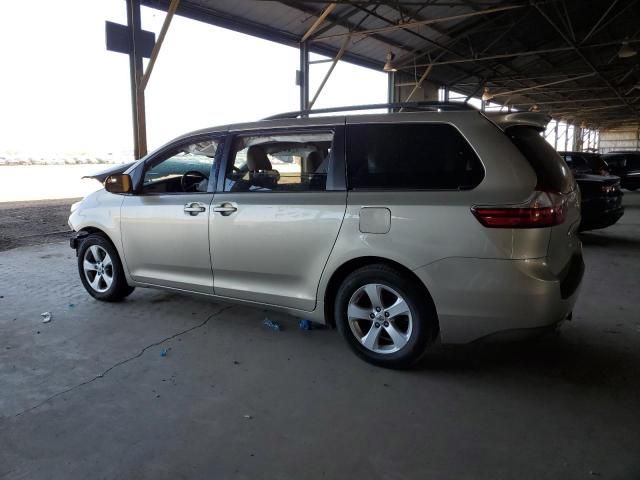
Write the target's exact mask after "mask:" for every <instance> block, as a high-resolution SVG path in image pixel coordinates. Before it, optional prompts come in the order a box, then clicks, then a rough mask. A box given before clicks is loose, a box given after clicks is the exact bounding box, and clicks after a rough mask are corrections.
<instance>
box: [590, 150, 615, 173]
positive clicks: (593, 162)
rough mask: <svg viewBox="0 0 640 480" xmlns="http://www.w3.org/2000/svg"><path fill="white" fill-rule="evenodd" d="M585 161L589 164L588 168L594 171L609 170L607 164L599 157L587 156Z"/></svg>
mask: <svg viewBox="0 0 640 480" xmlns="http://www.w3.org/2000/svg"><path fill="white" fill-rule="evenodd" d="M586 159H587V162H589V166H590V167H591V168H592V169H593V170H595V171H600V170H606V169H607V168H609V165H607V162H605V161H604V160H603V159H602V157H601V156H600V155H595V154H594V155H588V156H587V157H586Z"/></svg>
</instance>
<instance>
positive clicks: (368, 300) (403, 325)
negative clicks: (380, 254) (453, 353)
mask: <svg viewBox="0 0 640 480" xmlns="http://www.w3.org/2000/svg"><path fill="white" fill-rule="evenodd" d="M335 319H336V324H337V327H338V329H339V330H340V333H341V334H342V336H343V337H344V338H345V340H346V341H347V343H348V344H349V346H350V347H351V349H352V350H353V351H354V352H355V353H356V354H357V355H358V356H359V357H361V358H363V359H364V360H366V361H367V362H370V363H373V364H375V365H379V366H383V367H389V368H406V367H409V366H411V365H412V364H413V363H415V362H416V361H417V360H418V359H419V358H420V357H421V356H422V355H423V353H424V352H425V350H426V348H427V347H428V345H429V343H430V342H431V341H432V339H433V338H434V333H435V332H436V328H437V327H436V326H437V319H436V313H435V309H434V308H433V305H432V303H431V301H430V299H429V298H428V297H427V298H425V293H424V292H423V291H422V290H421V289H420V288H418V286H417V285H416V284H415V281H414V280H413V279H409V278H407V277H406V276H405V275H403V274H402V273H401V272H399V271H397V270H396V269H393V268H391V267H388V266H387V265H382V264H377V265H370V266H367V267H363V268H360V269H358V270H356V271H354V272H353V273H351V274H350V275H349V276H348V277H347V278H346V279H345V280H344V282H343V283H342V285H341V286H340V289H339V290H338V294H337V296H336V302H335Z"/></svg>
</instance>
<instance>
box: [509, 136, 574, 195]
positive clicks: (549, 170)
mask: <svg viewBox="0 0 640 480" xmlns="http://www.w3.org/2000/svg"><path fill="white" fill-rule="evenodd" d="M507 135H509V138H511V140H512V141H513V143H514V144H515V145H516V147H518V149H519V150H520V153H522V155H524V157H525V158H526V159H527V160H528V161H529V164H530V165H531V167H532V168H533V170H534V171H535V172H536V176H537V177H538V185H537V187H536V188H537V189H539V190H544V191H552V192H560V193H568V192H570V191H571V190H573V188H574V181H573V177H572V175H571V174H570V172H569V168H568V167H567V164H566V163H565V162H564V160H563V159H562V157H561V156H560V155H559V154H558V152H556V151H555V150H554V149H553V147H552V146H551V145H550V144H549V143H547V141H546V140H545V139H544V138H542V136H541V135H540V131H539V130H538V129H536V128H534V127H526V126H517V127H511V128H509V129H507ZM574 160H575V159H574Z"/></svg>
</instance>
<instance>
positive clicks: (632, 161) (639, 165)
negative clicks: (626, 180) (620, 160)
mask: <svg viewBox="0 0 640 480" xmlns="http://www.w3.org/2000/svg"><path fill="white" fill-rule="evenodd" d="M627 167H628V168H629V169H631V170H640V156H639V155H628V156H627Z"/></svg>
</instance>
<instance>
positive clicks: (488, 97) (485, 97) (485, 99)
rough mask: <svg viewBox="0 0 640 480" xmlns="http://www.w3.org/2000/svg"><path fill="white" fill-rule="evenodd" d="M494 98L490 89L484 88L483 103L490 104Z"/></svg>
mask: <svg viewBox="0 0 640 480" xmlns="http://www.w3.org/2000/svg"><path fill="white" fill-rule="evenodd" d="M492 98H493V95H491V93H489V87H484V91H483V92H482V101H483V102H488V101H489V100H491V99H492Z"/></svg>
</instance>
